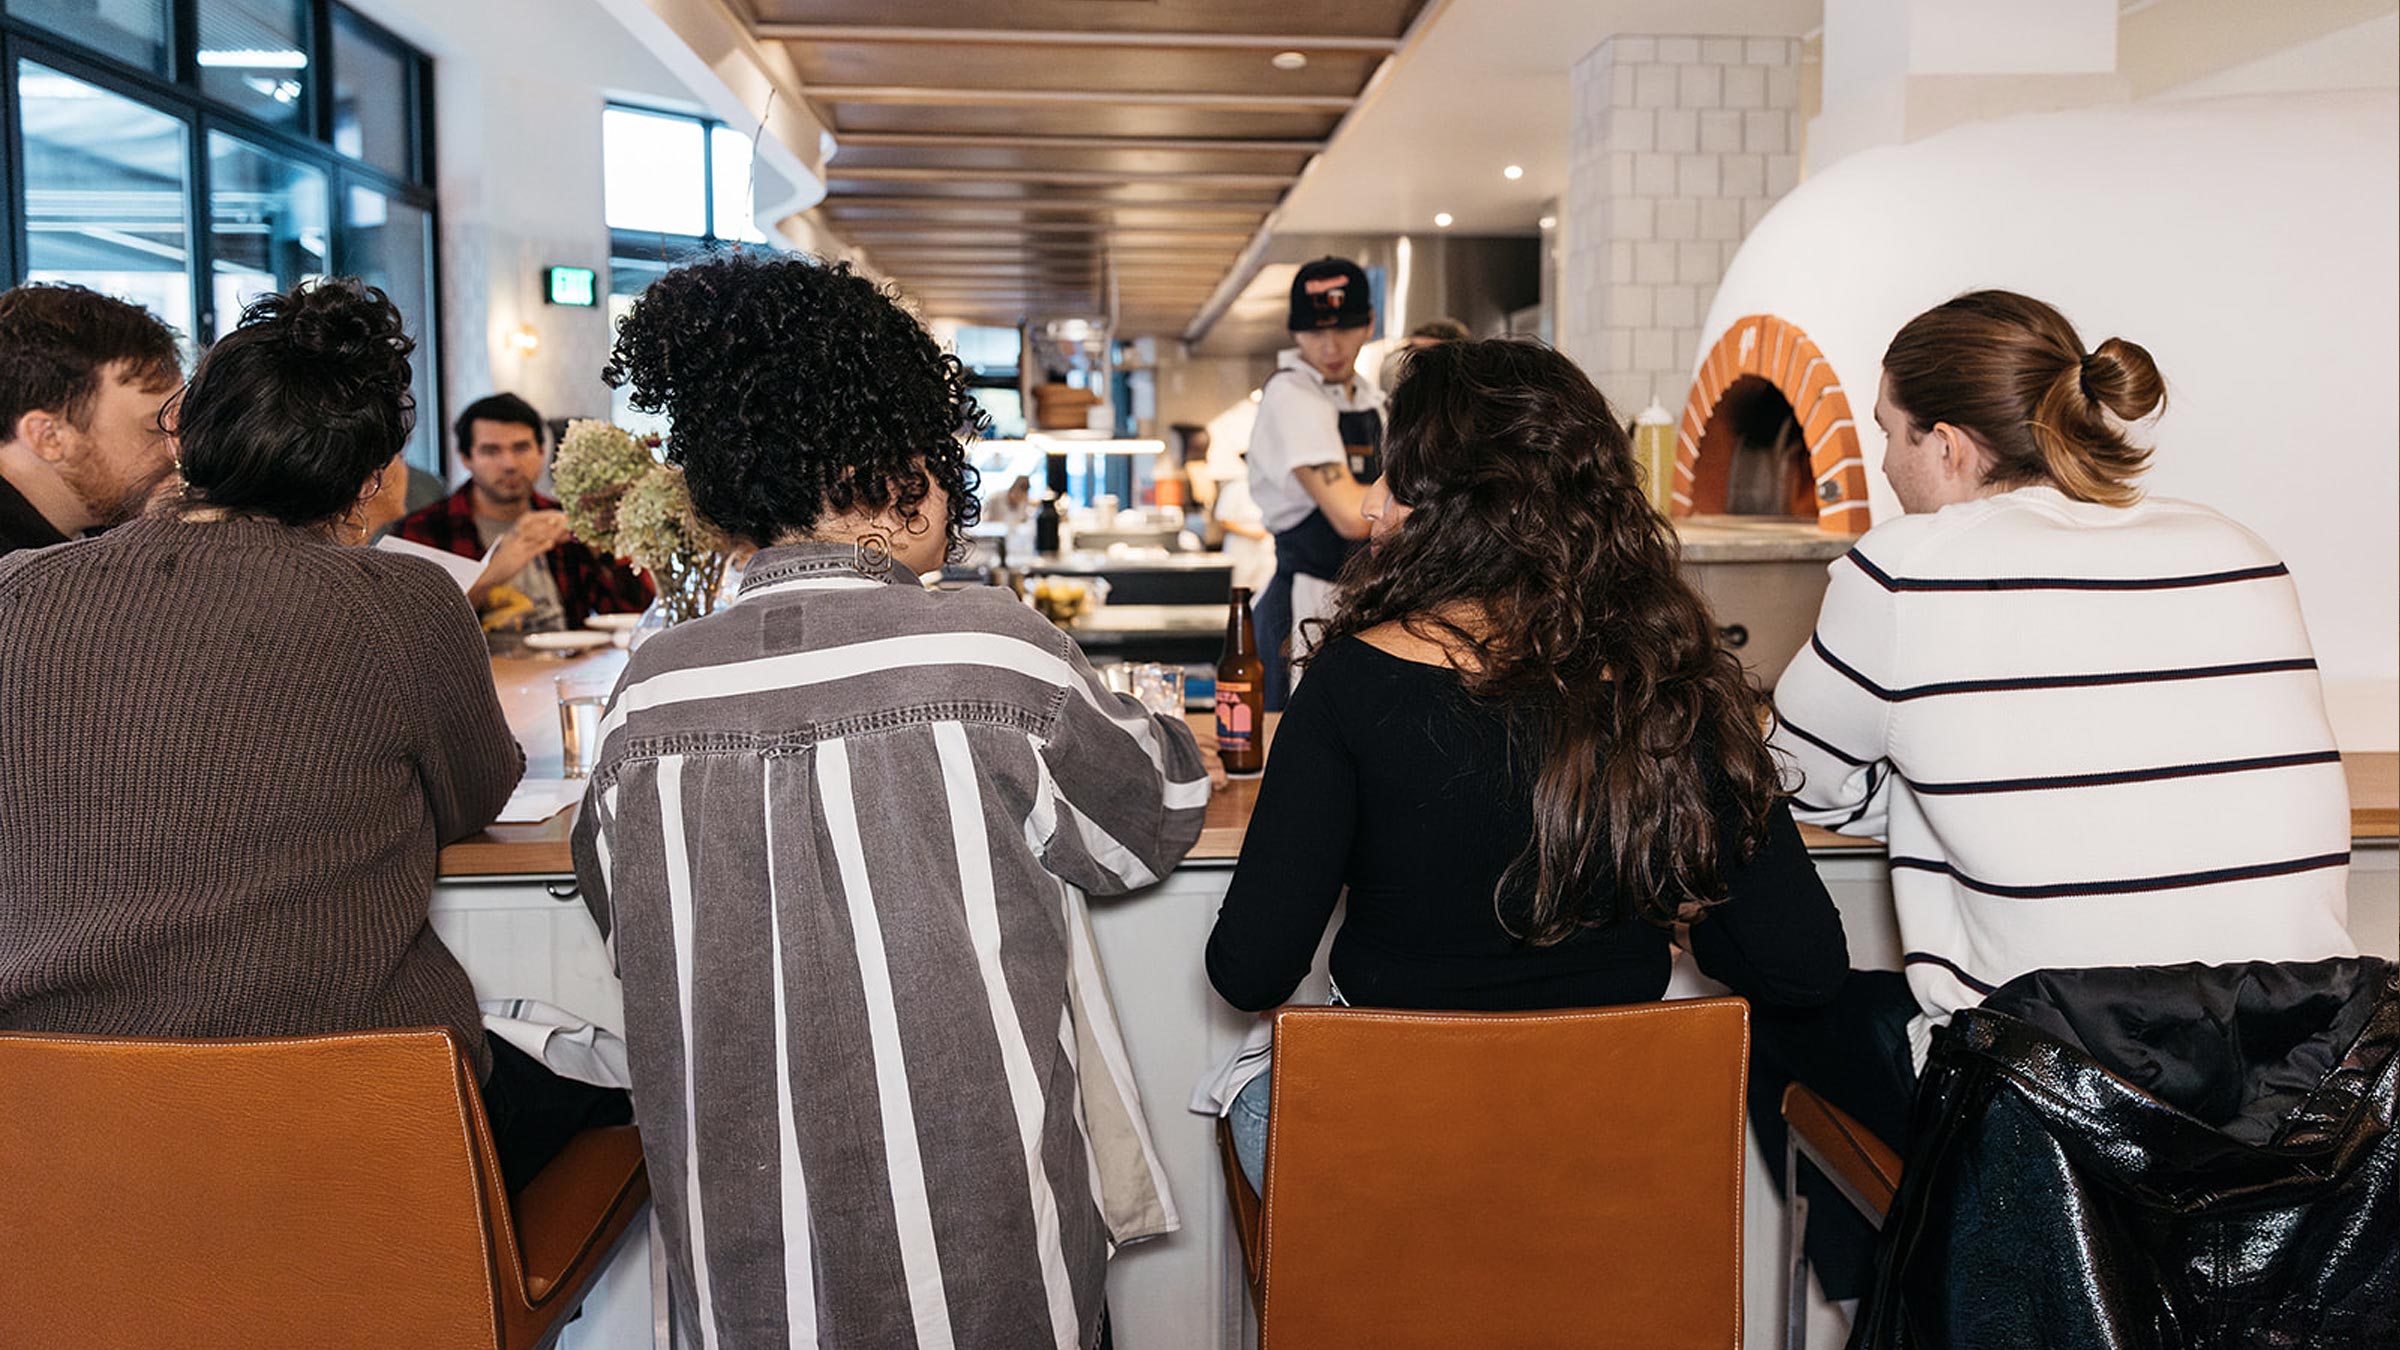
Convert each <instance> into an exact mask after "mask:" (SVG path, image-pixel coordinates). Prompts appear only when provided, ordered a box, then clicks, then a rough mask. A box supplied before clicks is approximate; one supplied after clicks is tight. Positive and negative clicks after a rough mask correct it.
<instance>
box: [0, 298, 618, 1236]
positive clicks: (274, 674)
mask: <svg viewBox="0 0 2400 1350" xmlns="http://www.w3.org/2000/svg"><path fill="white" fill-rule="evenodd" d="M414 345H415V344H414V343H413V342H412V341H411V340H410V339H409V337H408V335H407V334H406V333H405V332H404V331H403V330H402V327H401V320H400V313H399V311H398V310H396V309H394V308H393V307H392V304H391V302H390V300H388V299H387V298H385V296H384V294H383V293H382V292H381V291H378V290H376V289H374V288H373V287H369V286H365V285H363V284H361V283H359V282H358V281H356V280H352V279H349V278H341V279H336V280H332V281H326V282H322V283H320V284H317V285H314V286H310V287H307V288H305V289H302V290H296V291H293V292H291V293H289V294H286V295H269V296H266V297H263V298H261V299H259V300H257V301H254V302H253V303H252V304H251V305H250V306H249V308H248V309H247V310H245V311H244V312H243V315H242V320H241V324H240V326H239V327H238V328H236V329H235V330H234V331H233V332H231V333H229V334H227V335H226V336H225V337H223V338H222V339H220V340H219V341H218V342H217V344H216V345H215V346H214V347H211V348H210V349H209V351H208V354H207V355H206V356H205V357H203V358H202V359H201V361H200V365H199V368H198V369H197V370H195V371H194V372H193V374H192V378H191V383H190V384H189V385H188V386H186V388H185V390H184V392H183V395H182V397H181V398H180V399H179V400H178V401H176V402H175V403H173V404H170V405H169V407H168V416H169V417H170V418H171V419H172V424H173V426H174V428H175V430H176V432H177V435H178V437H179V443H180V448H181V472H182V484H181V492H180V495H179V496H177V497H173V498H171V499H169V500H165V501H162V502H161V503H159V504H158V505H157V506H155V507H153V509H152V510H151V511H150V512H149V513H148V514H146V515H143V516H141V517H138V518H136V519H134V520H132V521H130V522H127V523H126V524H123V525H120V526H118V527H116V528H115V529H113V530H111V531H109V532H108V533H107V534H106V535H103V536H101V537H99V538H97V539H92V540H87V541H84V542H81V543H73V544H63V545H59V546H56V547H52V548H45V549H35V550H28V551H22V552H18V553H13V554H10V555H8V556H7V557H6V558H0V652H6V653H7V656H6V658H5V660H4V661H0V764H4V765H5V766H6V768H5V771H0V916H5V918H4V920H0V1027H5V1028H9V1029H22V1030H35V1031H49V1032H86V1033H94V1034H100V1035H117V1036H142V1035H156V1036H293V1035H313V1034H317V1033H323V1032H340V1031H354V1030H370V1029H376V1028H387V1027H422V1026H437V1027H445V1028H447V1029H448V1030H449V1031H450V1033H451V1035H452V1036H453V1037H454V1038H456V1040H457V1042H458V1046H459V1049H460V1051H461V1052H462V1053H463V1054H464V1055H465V1056H466V1058H467V1059H468V1060H469V1061H470V1062H471V1063H472V1064H473V1065H474V1067H475V1070H476V1073H477V1075H478V1077H479V1078H480V1079H481V1080H482V1082H483V1084H484V1105H485V1109H486V1114H487V1116H488V1117H489V1118H490V1121H491V1126H492V1133H493V1139H494V1142H495V1144H496V1145H497V1146H498V1149H499V1152H500V1164H501V1170H502V1173H503V1175H504V1177H505V1179H506V1180H507V1182H508V1184H509V1186H510V1189H511V1190H512V1191H513V1190H515V1189H517V1188H519V1187H521V1186H523V1185H524V1184H525V1183H526V1182H528V1181H530V1180H531V1179H532V1178H533V1176H534V1174H535V1173H536V1172H538V1171H539V1170H540V1169H541V1166H542V1164H543V1163H545V1162H547V1161H548V1159H549V1158H550V1157H551V1156H552V1155H553V1154H555V1153H556V1152H557V1150H558V1149H559V1148H560V1147H563V1146H564V1145H565V1143H566V1141H567V1140H568V1139H569V1138H570V1137H572V1135H573V1134H574V1133H575V1132H576V1130H577V1129H579V1128H580V1127H582V1126H583V1125H587V1124H609V1123H622V1122H623V1121H624V1120H625V1119H626V1118H627V1117H628V1116H629V1115H630V1108H629V1107H628V1105H627V1103H626V1101H625V1095H624V1094H623V1093H622V1092H606V1091H603V1090H601V1089H596V1088H588V1087H585V1086H584V1085H582V1084H576V1083H568V1082H565V1081H564V1080H561V1079H558V1078H556V1077H555V1076H553V1075H552V1074H551V1073H550V1072H549V1071H548V1070H547V1069H545V1068H543V1067H542V1066H541V1065H540V1064H539V1063H538V1062H537V1061H535V1060H534V1059H532V1058H531V1057H530V1056H527V1055H525V1054H524V1053H522V1052H520V1051H518V1050H516V1049H515V1048H514V1047H510V1046H507V1045H505V1044H504V1043H502V1042H499V1041H496V1040H492V1039H490V1038H488V1037H487V1036H486V1034H485V1032H484V1029H483V1022H482V1017H481V1014H480V1013H479V1012H478V1011H477V1009H476V1005H475V992H474V990H473V988H472V987H470V985H469V984H468V981H467V974H466V972H465V971H464V970H463V969H461V968H460V967H459V964H458V961H457V959H456V958H455V957H453V956H452V955H451V954H450V951H449V949H448V948H447V947H445V946H443V945H442V940H441V939H440V938H439V937H438V936H436V935H435V934H434V931H433V929H432V927H431V926H430V924H429V923H428V922H427V907H428V905H429V904H430V902H431V900H432V895H433V885H434V860H435V855H436V853H437V852H438V851H439V850H440V848H441V846H442V845H445V844H448V843H452V842H454V841H456V840H458V839H462V838H464V837H466V836H467V835H470V834H473V833H475V832H476V831H478V830H481V829H482V828H483V827H485V826H486V825H489V824H490V823H491V822H492V820H493V819H494V818H495V817H496V816H498V815H499V813H500V808H501V805H502V804H503V803H505V802H506V801H507V800H508V796H509V792H510V790H511V789H512V788H514V787H515V786H516V782H517V779H518V777H519V776H520V775H521V774H523V772H524V770H525V756H524V752H523V751H522V750H520V749H519V748H518V747H517V743H516V740H515V739H514V738H513V737H511V736H510V735H509V730H508V723H507V721H506V720H505V719H504V718H503V717H502V715H501V711H500V700H499V696H498V695H497V694H496V693H495V692H494V690H493V687H492V676H491V667H490V665H489V662H488V659H487V658H486V656H485V653H484V645H483V635H482V632H481V630H480V629H479V628H478V627H477V625H476V623H475V616H474V613H473V611H471V610H470V609H468V607H467V602H466V597H465V596H463V595H462V594H460V592H459V588H458V587H457V585H455V584H454V583H452V582H451V580H450V579H449V578H448V577H447V576H446V575H444V574H443V572H442V571H441V569H439V568H438V567H435V566H434V565H433V564H431V563H427V562H424V561H422V560H420V559H415V558H404V557H401V556H399V555H397V554H393V553H386V552H383V551H380V550H376V549H367V548H352V547H345V546H344V545H343V544H342V542H341V534H342V528H341V527H342V524H343V522H344V521H345V520H346V519H347V518H349V517H350V516H351V515H352V514H353V513H355V512H357V511H358V510H359V509H360V508H361V506H362V504H364V503H367V502H370V501H371V500H372V499H373V498H374V497H375V495H376V492H377V489H378V486H379V483H378V480H379V478H381V476H382V475H384V474H386V473H387V472H389V471H390V466H391V465H392V464H393V462H394V460H393V455H394V453H395V452H396V451H398V450H399V448H400V447H401V445H402V444H403V443H404V442H405V441H406V440H407V438H408V431H409V426H410V422H411V414H412V408H411V405H410V400H409V392H408V390H409V364H408V357H409V351H410V349H411V348H412V347H413V346H414Z"/></svg>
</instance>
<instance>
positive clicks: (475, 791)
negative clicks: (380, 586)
mask: <svg viewBox="0 0 2400 1350" xmlns="http://www.w3.org/2000/svg"><path fill="white" fill-rule="evenodd" d="M390 570H391V573H392V580H391V583H390V585H389V594H391V595H392V597H393V600H394V605H395V608H396V609H398V610H399V612H398V613H395V614H393V615H392V622H391V624H390V626H389V628H387V630H386V631H389V632H392V633H396V634H399V635H401V641H402V644H403V645H404V646H405V647H406V649H407V653H408V664H407V665H405V666H401V667H398V669H401V670H405V671H406V672H407V674H408V676H409V678H408V679H407V680H406V681H404V682H403V686H404V687H403V689H402V693H401V697H402V699H404V700H405V701H406V705H407V706H406V713H405V715H406V716H407V717H408V718H409V719H410V722H411V724H412V726H413V729H414V732H415V734H414V736H413V738H412V739H413V742H414V744H415V746H416V763H417V773H418V776H419V777H420V778H421V779H422V780H423V781H424V784H425V797H426V800H427V801H428V802H429V803H431V805H432V808H433V824H434V834H435V837H437V838H438V839H440V840H441V842H442V843H444V844H452V843H456V842H457V841H458V840H461V839H464V838H466V837H467V836H468V835H471V834H473V833H475V832H476V831H478V830H481V829H483V828H484V827H485V826H488V825H490V824H491V823H492V822H493V821H494V820H496V819H498V818H499V815H500V808H501V807H503V806H506V805H507V804H508V795H509V793H511V792H512V791H514V790H515V789H516V786H517V780H518V779H520V778H523V777H524V776H525V748H524V747H523V746H521V745H519V744H517V738H516V736H515V735H514V734H513V733H512V732H510V731H509V729H508V718H507V717H506V716H505V715H504V714H503V713H502V712H501V709H500V695H499V692H498V691H497V690H495V689H494V688H493V687H492V663H491V656H490V653H489V650H488V649H487V648H486V647H485V645H484V641H483V630H482V628H481V627H480V626H479V625H478V624H477V623H476V622H475V611H474V610H473V608H471V607H470V606H469V605H468V604H467V598H466V596H465V595H464V594H463V593H461V592H460V591H459V589H458V587H457V586H456V585H455V584H454V583H452V582H451V580H450V579H449V577H447V576H445V575H444V574H443V573H442V572H441V570H440V569H439V568H436V567H434V566H433V565H432V564H430V563H426V562H421V561H419V560H417V559H414V558H395V559H393V560H392V561H391V568H390Z"/></svg>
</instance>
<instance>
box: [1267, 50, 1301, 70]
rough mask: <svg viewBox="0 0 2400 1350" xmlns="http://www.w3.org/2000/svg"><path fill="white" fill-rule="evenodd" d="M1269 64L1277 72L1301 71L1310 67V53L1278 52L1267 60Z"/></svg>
mask: <svg viewBox="0 0 2400 1350" xmlns="http://www.w3.org/2000/svg"><path fill="white" fill-rule="evenodd" d="M1267 64H1268V65H1270V66H1273V67H1275V68H1276V69H1277V70H1300V69H1303V68H1305V67H1306V66H1307V65H1308V53H1306V52H1277V53H1275V54H1274V55H1273V56H1270V57H1268V58H1267Z"/></svg>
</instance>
